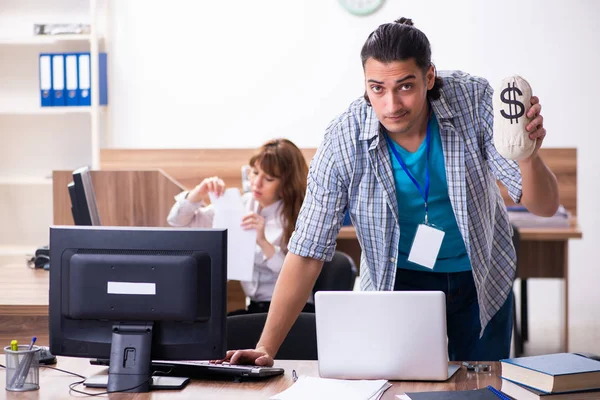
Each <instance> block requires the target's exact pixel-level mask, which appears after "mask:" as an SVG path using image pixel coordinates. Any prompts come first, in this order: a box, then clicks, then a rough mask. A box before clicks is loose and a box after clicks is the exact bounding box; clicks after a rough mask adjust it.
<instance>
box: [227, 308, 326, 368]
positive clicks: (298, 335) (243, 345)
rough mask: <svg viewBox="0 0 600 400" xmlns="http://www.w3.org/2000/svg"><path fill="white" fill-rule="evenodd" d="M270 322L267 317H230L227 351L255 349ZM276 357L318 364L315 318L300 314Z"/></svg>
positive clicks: (312, 315) (313, 315)
mask: <svg viewBox="0 0 600 400" xmlns="http://www.w3.org/2000/svg"><path fill="white" fill-rule="evenodd" d="M266 320H267V313H258V314H244V315H234V316H231V317H227V348H229V349H253V348H255V347H256V343H257V342H258V339H259V338H260V334H261V333H262V330H263V328H264V326H265V322H266ZM275 357H276V358H277V359H278V360H317V327H316V323H315V314H313V313H300V315H299V316H298V319H297V320H296V322H295V323H294V325H293V326H292V329H290V333H289V334H288V335H287V337H286V338H285V340H284V341H283V344H282V345H281V347H280V348H279V351H278V352H277V354H276V355H275Z"/></svg>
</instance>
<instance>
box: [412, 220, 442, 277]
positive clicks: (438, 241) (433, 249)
mask: <svg viewBox="0 0 600 400" xmlns="http://www.w3.org/2000/svg"><path fill="white" fill-rule="evenodd" d="M445 234H446V233H445V232H444V231H443V230H441V229H438V228H436V227H434V226H431V225H426V224H420V225H419V227H418V228H417V233H416V234H415V240H413V244H412V247H411V248H410V254H409V255H408V261H410V262H413V263H415V264H419V265H422V266H423V267H426V268H431V269H433V266H434V265H435V261H436V260H437V256H438V254H439V252H440V248H441V247H442V240H444V235H445Z"/></svg>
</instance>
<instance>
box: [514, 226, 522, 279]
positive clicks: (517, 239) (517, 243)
mask: <svg viewBox="0 0 600 400" xmlns="http://www.w3.org/2000/svg"><path fill="white" fill-rule="evenodd" d="M512 230H513V235H512V242H513V246H515V253H516V254H517V269H516V272H515V278H516V277H517V276H518V273H519V272H518V271H519V249H520V248H521V234H520V233H519V228H517V227H516V226H514V225H512Z"/></svg>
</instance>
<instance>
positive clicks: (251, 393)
mask: <svg viewBox="0 0 600 400" xmlns="http://www.w3.org/2000/svg"><path fill="white" fill-rule="evenodd" d="M0 360H2V364H4V356H2V357H0ZM276 366H279V367H282V368H284V369H285V375H283V376H279V377H275V378H271V379H268V380H264V381H254V382H242V383H238V382H230V381H201V380H192V381H191V382H190V384H189V385H188V386H187V387H186V388H185V389H183V390H182V391H180V392H173V391H164V390H163V391H156V392H152V393H148V394H137V395H124V394H123V395H119V396H118V398H119V399H130V398H135V399H171V398H174V397H179V398H201V399H244V400H246V399H248V400H251V399H268V398H269V397H271V396H273V395H274V394H277V393H279V392H281V391H283V390H285V389H286V388H288V387H289V386H290V385H291V384H292V383H293V381H292V378H291V372H292V369H295V370H296V372H297V373H298V375H308V376H318V375H319V372H318V367H317V362H316V361H277V362H276ZM55 367H57V368H61V369H65V370H67V371H73V372H77V373H79V374H81V375H84V376H91V375H95V374H98V373H103V372H105V371H106V368H105V367H97V366H92V365H90V364H89V362H88V360H87V359H77V358H67V357H59V361H58V364H56V365H55ZM78 379H79V378H77V377H74V376H71V375H67V374H65V373H62V372H59V371H56V370H51V369H45V368H42V369H41V370H40V390H39V391H33V392H25V393H14V392H5V393H6V398H7V399H40V400H44V399H64V398H66V397H68V396H69V384H70V383H73V382H76V381H77V380H78ZM392 384H393V386H392V387H391V388H389V389H388V390H387V391H386V392H385V394H384V396H383V399H387V400H395V399H396V395H397V394H403V393H404V392H405V391H408V392H411V391H412V392H424V391H440V390H469V389H478V388H484V387H486V386H487V385H492V386H494V387H496V388H500V385H501V382H500V363H492V371H491V372H490V373H475V372H467V371H466V369H465V368H464V367H462V368H461V369H460V370H459V371H458V372H457V373H456V374H455V375H454V376H453V377H452V378H451V379H450V380H448V381H446V382H398V381H393V382H392ZM0 385H1V387H0V390H2V391H3V390H4V387H5V385H6V374H5V373H4V371H0ZM77 389H79V390H85V391H89V392H94V393H99V392H101V390H97V389H87V388H85V387H84V386H82V385H80V386H78V387H77ZM74 395H75V396H77V397H81V396H82V395H79V394H75V393H74Z"/></svg>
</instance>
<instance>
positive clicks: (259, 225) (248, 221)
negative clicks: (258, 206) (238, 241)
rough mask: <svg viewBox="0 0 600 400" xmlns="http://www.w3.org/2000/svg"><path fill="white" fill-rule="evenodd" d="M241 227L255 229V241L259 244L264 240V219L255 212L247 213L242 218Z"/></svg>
mask: <svg viewBox="0 0 600 400" xmlns="http://www.w3.org/2000/svg"><path fill="white" fill-rule="evenodd" d="M242 228H243V229H244V230H248V229H256V243H257V244H258V245H259V246H260V245H261V244H262V243H264V242H266V241H267V239H266V237H265V219H264V218H263V217H261V216H260V215H258V214H257V213H255V212H251V213H248V214H246V215H244V217H243V218H242Z"/></svg>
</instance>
